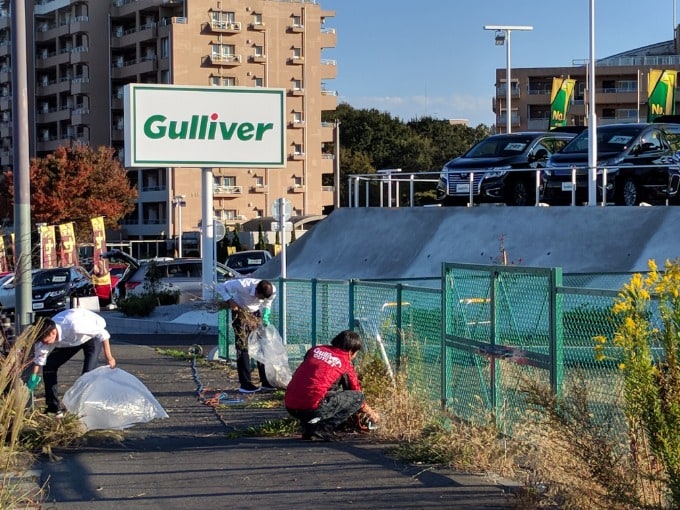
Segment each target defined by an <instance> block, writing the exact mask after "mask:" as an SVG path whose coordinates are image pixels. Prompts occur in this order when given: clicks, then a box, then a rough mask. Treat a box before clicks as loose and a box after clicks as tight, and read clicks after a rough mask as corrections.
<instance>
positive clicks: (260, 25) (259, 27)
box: [248, 23, 267, 32]
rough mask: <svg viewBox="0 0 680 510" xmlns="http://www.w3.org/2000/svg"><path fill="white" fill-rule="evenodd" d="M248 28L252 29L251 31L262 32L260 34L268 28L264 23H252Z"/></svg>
mask: <svg viewBox="0 0 680 510" xmlns="http://www.w3.org/2000/svg"><path fill="white" fill-rule="evenodd" d="M248 28H249V29H251V30H257V31H260V32H261V31H263V30H266V29H267V27H266V25H265V24H264V23H251V24H250V25H248Z"/></svg>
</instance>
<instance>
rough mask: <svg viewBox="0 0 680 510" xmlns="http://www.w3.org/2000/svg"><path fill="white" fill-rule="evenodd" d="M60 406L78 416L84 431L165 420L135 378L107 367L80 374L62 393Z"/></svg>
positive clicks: (151, 397)
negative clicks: (63, 393) (61, 404)
mask: <svg viewBox="0 0 680 510" xmlns="http://www.w3.org/2000/svg"><path fill="white" fill-rule="evenodd" d="M63 403H64V406H66V409H67V410H68V411H69V412H70V413H73V414H77V415H78V416H80V420H81V421H82V422H83V424H84V425H85V427H87V429H88V430H94V429H124V428H128V427H131V426H132V425H134V424H135V423H146V422H148V421H151V420H153V419H155V418H167V417H168V414H167V413H166V412H165V409H163V407H162V406H161V405H160V404H159V403H158V401H157V400H156V398H155V397H154V396H153V395H152V394H151V392H150V391H149V390H148V389H147V387H146V386H144V384H143V383H142V382H141V381H140V380H139V379H137V378H136V377H135V376H134V375H132V374H129V373H128V372H125V371H124V370H121V369H120V368H113V369H112V368H109V367H108V366H101V367H99V368H95V369H94V370H92V371H90V372H87V373H85V374H83V375H81V376H80V377H79V378H78V379H77V380H76V382H75V384H74V385H73V386H71V387H70V388H69V389H68V390H67V391H66V394H65V395H64V398H63Z"/></svg>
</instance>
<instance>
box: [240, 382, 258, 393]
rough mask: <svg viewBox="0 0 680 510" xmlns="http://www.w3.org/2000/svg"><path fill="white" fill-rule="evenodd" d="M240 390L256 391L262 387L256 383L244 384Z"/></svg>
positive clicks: (244, 391) (245, 391)
mask: <svg viewBox="0 0 680 510" xmlns="http://www.w3.org/2000/svg"><path fill="white" fill-rule="evenodd" d="M238 391H239V393H255V392H258V391H260V387H259V386H255V385H254V384H242V385H241V387H240V388H239V389H238Z"/></svg>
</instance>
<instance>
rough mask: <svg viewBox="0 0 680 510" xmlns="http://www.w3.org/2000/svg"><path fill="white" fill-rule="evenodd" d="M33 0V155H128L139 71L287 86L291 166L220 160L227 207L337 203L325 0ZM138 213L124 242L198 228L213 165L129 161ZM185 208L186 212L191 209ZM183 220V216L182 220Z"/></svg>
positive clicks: (1, 96) (4, 117)
mask: <svg viewBox="0 0 680 510" xmlns="http://www.w3.org/2000/svg"><path fill="white" fill-rule="evenodd" d="M28 3H29V4H30V3H32V4H33V5H32V6H28V7H27V11H26V12H27V18H28V19H27V23H28V24H29V25H30V26H29V28H28V30H27V34H30V35H29V37H28V39H29V40H28V42H27V45H28V47H29V49H28V51H27V54H28V68H29V126H30V130H31V138H32V139H31V142H30V152H31V156H42V155H45V154H48V153H50V152H51V151H53V150H54V149H56V148H57V147H58V146H60V145H68V144H72V143H86V144H89V145H91V146H94V147H97V146H100V145H110V146H113V147H115V148H116V149H117V150H118V155H119V157H120V159H121V161H123V159H124V151H125V146H124V132H123V127H124V110H123V90H124V87H125V85H126V84H128V83H161V84H175V85H192V86H214V87H225V88H226V87H242V86H243V87H272V88H280V89H284V90H285V91H286V94H285V95H286V101H285V118H286V121H287V130H286V144H287V145H286V154H287V158H286V165H285V167H283V168H213V169H212V171H213V177H214V187H213V204H214V212H215V217H216V219H219V220H221V221H222V222H223V223H224V224H225V226H227V227H234V226H235V225H236V224H243V223H245V222H247V221H249V220H252V219H255V218H260V217H267V216H270V215H271V207H272V204H273V202H274V201H275V200H276V199H277V198H286V199H288V200H290V202H291V204H292V213H293V215H294V216H310V215H321V214H323V213H324V212H326V211H327V210H329V209H330V208H332V206H333V199H334V192H333V186H327V185H326V186H324V184H323V183H328V182H333V176H334V175H335V174H334V172H335V170H336V169H335V159H334V158H333V155H332V153H331V151H332V147H333V145H334V143H335V141H334V136H335V132H336V130H335V126H334V125H333V124H332V123H330V124H323V123H322V122H321V112H322V111H324V110H335V108H336V106H337V94H336V93H335V91H333V89H332V87H331V80H333V78H335V77H336V73H337V67H336V63H335V62H334V61H333V60H329V59H326V58H324V49H326V48H333V47H335V45H336V33H335V30H334V29H333V28H332V27H328V26H326V21H327V20H328V19H331V18H333V16H334V13H333V12H332V11H324V10H323V8H322V6H321V5H319V3H318V1H317V0H192V1H188V0H39V1H35V2H28ZM1 14H2V15H0V165H1V166H2V167H3V168H7V167H11V165H12V139H11V137H12V104H11V97H12V94H11V27H10V23H9V20H10V18H9V13H8V12H2V13H1ZM128 175H129V177H130V180H131V181H132V182H133V183H134V184H135V185H136V186H137V188H138V190H139V198H138V201H137V206H136V209H135V211H134V212H133V213H132V214H130V215H129V216H128V217H126V218H125V219H124V221H123V222H122V223H123V224H122V225H121V227H122V228H121V231H120V232H117V233H116V234H115V236H116V240H119V239H120V240H135V239H148V240H158V239H173V238H174V237H175V236H177V235H178V232H179V229H180V228H181V230H182V231H183V233H184V234H185V235H186V236H189V237H190V236H191V235H192V234H197V233H198V232H199V227H198V225H199V221H200V218H201V203H202V200H203V197H202V196H201V170H200V169H196V168H130V169H128ZM180 207H181V211H180V210H179V209H180ZM180 218H181V223H182V224H181V226H180V225H179V222H180ZM194 237H196V236H194Z"/></svg>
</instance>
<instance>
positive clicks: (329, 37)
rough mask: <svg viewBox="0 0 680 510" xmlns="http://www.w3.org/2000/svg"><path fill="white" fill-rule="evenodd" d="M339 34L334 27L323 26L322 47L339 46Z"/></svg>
mask: <svg viewBox="0 0 680 510" xmlns="http://www.w3.org/2000/svg"><path fill="white" fill-rule="evenodd" d="M337 41H338V39H337V36H336V34H335V29H334V28H322V29H321V47H322V48H335V47H336V46H337Z"/></svg>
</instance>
